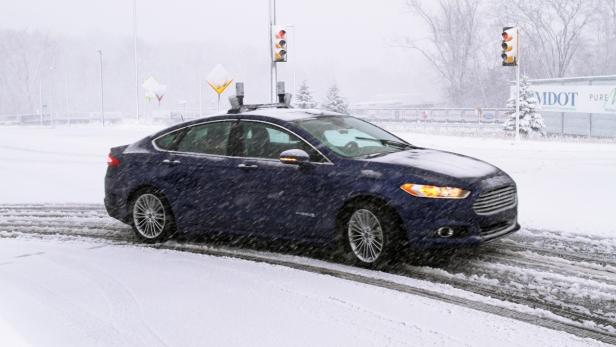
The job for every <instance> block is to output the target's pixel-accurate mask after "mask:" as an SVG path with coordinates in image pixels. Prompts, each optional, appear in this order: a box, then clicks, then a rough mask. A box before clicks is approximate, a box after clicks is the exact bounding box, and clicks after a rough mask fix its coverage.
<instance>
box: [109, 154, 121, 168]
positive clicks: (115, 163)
mask: <svg viewBox="0 0 616 347" xmlns="http://www.w3.org/2000/svg"><path fill="white" fill-rule="evenodd" d="M107 165H109V166H111V167H118V166H120V160H119V159H118V158H116V157H114V156H113V155H111V153H109V154H108V155H107Z"/></svg>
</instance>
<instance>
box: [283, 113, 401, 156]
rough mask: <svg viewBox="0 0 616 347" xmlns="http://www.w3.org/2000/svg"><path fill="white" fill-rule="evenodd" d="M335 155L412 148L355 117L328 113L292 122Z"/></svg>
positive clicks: (377, 153) (360, 154) (375, 152)
mask: <svg viewBox="0 0 616 347" xmlns="http://www.w3.org/2000/svg"><path fill="white" fill-rule="evenodd" d="M294 123H295V124H296V125H297V126H299V127H300V128H302V129H304V130H306V131H307V132H309V133H310V134H311V135H312V136H314V137H316V138H317V139H318V140H319V141H321V142H322V143H323V144H324V145H325V146H327V147H328V148H329V149H331V150H332V151H334V152H335V153H336V154H338V155H340V156H343V157H346V158H357V157H373V156H378V155H384V154H387V153H392V152H397V151H402V150H406V149H409V148H412V147H413V146H412V145H410V144H409V143H407V142H405V141H404V140H401V139H400V138H398V137H396V136H394V135H392V134H390V133H388V132H387V131H385V130H383V129H381V128H379V127H377V126H375V125H372V124H370V123H368V122H366V121H363V120H361V119H358V118H355V117H340V116H328V117H318V118H312V119H304V120H298V121H295V122H294Z"/></svg>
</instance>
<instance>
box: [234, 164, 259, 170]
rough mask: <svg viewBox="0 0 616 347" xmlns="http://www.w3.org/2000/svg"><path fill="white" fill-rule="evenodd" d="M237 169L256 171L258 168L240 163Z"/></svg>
mask: <svg viewBox="0 0 616 347" xmlns="http://www.w3.org/2000/svg"><path fill="white" fill-rule="evenodd" d="M237 167H239V168H240V169H256V168H258V167H259V166H258V165H255V164H244V163H242V164H239V165H238V166H237Z"/></svg>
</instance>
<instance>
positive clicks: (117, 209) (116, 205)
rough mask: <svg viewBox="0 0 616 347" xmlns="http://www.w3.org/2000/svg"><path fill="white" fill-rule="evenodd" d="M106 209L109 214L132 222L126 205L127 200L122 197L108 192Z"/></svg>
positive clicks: (120, 219)
mask: <svg viewBox="0 0 616 347" xmlns="http://www.w3.org/2000/svg"><path fill="white" fill-rule="evenodd" d="M105 209H106V210H107V213H108V214H109V216H111V217H113V218H115V219H117V220H119V221H120V222H123V223H127V224H130V222H131V218H130V213H129V212H128V206H126V200H125V199H122V198H121V197H119V196H117V195H114V194H111V193H107V194H105Z"/></svg>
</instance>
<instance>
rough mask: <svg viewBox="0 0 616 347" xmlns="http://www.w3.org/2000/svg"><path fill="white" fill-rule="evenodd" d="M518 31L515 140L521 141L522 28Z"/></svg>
mask: <svg viewBox="0 0 616 347" xmlns="http://www.w3.org/2000/svg"><path fill="white" fill-rule="evenodd" d="M516 31H517V38H518V40H517V42H516V44H517V46H518V47H517V55H518V56H517V57H516V59H517V64H516V65H515V84H516V88H515V89H516V94H517V95H516V98H515V142H519V141H520V56H521V54H520V29H516Z"/></svg>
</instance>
